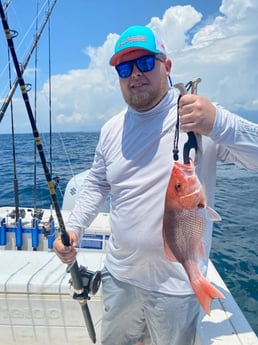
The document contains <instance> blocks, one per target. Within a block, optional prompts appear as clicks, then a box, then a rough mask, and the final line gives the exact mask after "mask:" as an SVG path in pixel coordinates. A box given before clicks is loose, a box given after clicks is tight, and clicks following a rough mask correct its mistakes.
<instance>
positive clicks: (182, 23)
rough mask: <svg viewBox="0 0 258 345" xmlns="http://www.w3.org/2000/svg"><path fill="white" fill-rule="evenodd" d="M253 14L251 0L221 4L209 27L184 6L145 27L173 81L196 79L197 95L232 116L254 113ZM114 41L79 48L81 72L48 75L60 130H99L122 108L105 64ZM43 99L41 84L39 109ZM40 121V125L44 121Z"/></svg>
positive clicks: (256, 51) (256, 46)
mask: <svg viewBox="0 0 258 345" xmlns="http://www.w3.org/2000/svg"><path fill="white" fill-rule="evenodd" d="M257 11H258V2H257V0H246V1H243V0H223V1H222V5H221V7H220V15H218V16H217V17H215V18H214V19H213V20H212V21H211V20H209V23H204V22H202V21H201V20H202V14H201V13H199V12H197V11H196V9H194V8H193V7H192V6H190V5H188V6H174V7H171V8H169V9H167V11H165V13H164V15H163V17H162V18H157V17H155V18H152V19H151V20H150V23H149V26H150V27H152V28H154V29H155V30H156V31H157V32H158V33H159V34H160V35H161V36H162V38H163V39H164V41H165V43H166V46H167V51H168V54H169V56H170V57H171V59H172V61H173V69H172V79H173V81H174V82H179V81H181V82H185V83H186V82H188V81H189V80H190V79H192V78H195V77H201V78H202V83H201V84H200V87H199V93H202V94H203V95H205V96H207V97H209V98H210V99H212V100H214V101H217V102H219V103H221V104H222V105H224V106H225V107H227V108H228V109H230V110H232V111H235V112H239V111H240V112H241V111H242V112H243V113H244V112H245V111H257V110H258V94H257V84H258V69H257V60H258V24H257V19H256V13H257ZM117 38H118V35H117V34H116V33H111V34H109V35H108V36H107V38H106V40H105V42H104V43H103V45H102V46H100V47H87V48H85V54H87V56H88V57H89V58H90V64H89V67H88V68H87V69H80V70H71V71H69V72H68V73H67V74H63V75H55V76H53V77H52V90H53V99H52V114H53V116H54V122H55V123H56V126H57V127H58V129H60V130H61V131H65V130H68V131H69V130H85V131H87V130H92V129H93V130H99V129H100V127H101V125H102V124H103V123H104V122H105V121H106V120H107V119H108V118H110V117H111V116H112V115H114V114H115V113H117V112H118V111H120V110H121V109H122V108H123V107H124V106H125V104H124V101H123V99H122V96H121V93H120V88H119V83H118V78H117V76H116V72H115V70H114V68H111V67H110V66H109V64H108V61H109V59H110V56H111V55H112V52H113V46H114V44H115V41H116V39H117ZM47 95H48V86H47V84H45V85H44V86H43V88H42V90H41V91H40V93H39V103H40V104H41V105H42V107H41V109H42V108H43V109H47ZM39 108H40V107H39ZM41 113H44V111H42V110H41ZM44 121H45V124H44V125H46V123H47V117H45V120H43V122H44Z"/></svg>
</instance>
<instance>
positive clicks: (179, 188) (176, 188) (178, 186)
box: [175, 182, 181, 192]
mask: <svg viewBox="0 0 258 345" xmlns="http://www.w3.org/2000/svg"><path fill="white" fill-rule="evenodd" d="M175 190H176V191H177V192H180V190H181V183H179V182H178V183H176V184H175Z"/></svg>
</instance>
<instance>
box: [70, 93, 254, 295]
mask: <svg viewBox="0 0 258 345" xmlns="http://www.w3.org/2000/svg"><path fill="white" fill-rule="evenodd" d="M177 98H178V93H177V92H176V91H175V90H174V89H171V90H170V91H169V92H168V94H167V95H166V96H165V97H164V99H163V100H162V101H161V102H160V103H159V104H158V105H157V106H156V107H155V108H153V109H151V110H149V111H146V112H136V111H135V110H133V109H131V108H130V107H129V108H128V109H126V110H125V111H122V112H121V113H119V114H118V115H116V116H114V117H113V118H112V119H110V120H109V121H108V122H107V123H106V124H105V125H104V126H103V128H102V130H101V134H100V139H99V142H98V145H97V148H96V153H95V159H94V162H93V165H92V168H91V170H90V171H89V174H88V175H87V178H86V180H85V182H84V184H83V186H82V188H81V192H80V194H79V197H78V199H77V202H76V205H75V207H74V209H73V211H72V212H71V215H70V218H69V221H68V224H67V229H71V230H74V231H76V232H77V233H78V234H79V235H81V234H82V232H83V229H84V228H85V227H88V226H89V225H90V223H91V222H92V221H93V219H94V218H95V217H96V215H97V213H98V212H99V208H100V207H101V205H102V203H103V202H104V200H105V199H106V197H107V195H108V194H109V193H110V202H111V203H110V226H111V236H110V239H109V244H108V248H107V251H106V259H105V265H106V267H107V269H108V270H109V271H110V272H111V273H112V274H113V275H114V276H115V277H116V278H117V279H119V280H121V281H125V282H128V283H131V284H135V285H137V286H139V287H142V288H145V289H148V290H153V291H160V292H164V293H168V294H175V295H180V294H190V293H192V289H191V286H190V283H189V280H188V277H187V275H186V273H185V271H184V269H183V267H182V265H181V264H179V263H176V262H170V261H168V260H167V259H166V258H165V256H164V246H163V239H162V224H163V214H164V200H165V194H166V189H167V185H168V180H169V177H170V173H171V169H172V167H173V163H174V160H173V141H174V133H175V125H176V115H177ZM216 108H217V114H216V121H215V124H214V127H213V129H212V131H211V132H210V133H209V135H208V136H203V137H202V153H201V155H200V157H198V166H197V167H196V172H197V174H198V176H199V179H200V181H201V183H202V184H203V186H204V190H205V191H206V196H207V203H208V205H209V206H211V207H213V205H214V194H215V185H216V162H217V161H218V160H220V161H223V162H234V163H236V164H238V165H239V166H242V167H245V168H247V169H250V170H254V171H258V125H255V124H253V123H251V122H248V121H246V120H244V119H242V118H240V117H238V116H237V115H234V114H232V113H230V112H228V111H226V110H225V109H223V108H222V107H220V106H218V105H217V106H216ZM186 140H187V134H186V133H183V132H180V135H179V156H180V157H179V158H180V160H182V158H183V157H182V156H183V145H184V143H185V142H186ZM191 154H194V152H191ZM211 237H212V223H211V222H207V228H206V230H205V235H204V245H205V258H203V260H201V262H200V266H201V270H202V272H203V273H204V274H205V273H206V270H207V263H208V257H209V253H210V247H211Z"/></svg>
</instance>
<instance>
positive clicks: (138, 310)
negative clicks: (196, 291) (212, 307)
mask: <svg viewBox="0 0 258 345" xmlns="http://www.w3.org/2000/svg"><path fill="white" fill-rule="evenodd" d="M102 273H103V274H102V289H103V300H104V308H103V309H104V310H103V319H102V330H101V344H102V345H133V344H136V343H137V342H143V343H144V344H148V345H149V344H151V345H193V344H194V341H195V334H196V328H197V322H198V316H199V311H200V304H199V302H198V301H197V299H196V297H195V295H186V296H172V295H167V294H163V293H159V292H153V291H148V290H145V289H141V288H139V287H136V286H133V285H130V284H128V283H124V282H121V281H119V280H117V279H115V278H114V277H113V276H112V275H111V274H110V273H109V272H108V271H107V270H106V269H103V271H102Z"/></svg>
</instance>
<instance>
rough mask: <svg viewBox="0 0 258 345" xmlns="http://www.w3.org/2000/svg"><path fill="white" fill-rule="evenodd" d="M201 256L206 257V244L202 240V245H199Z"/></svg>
mask: <svg viewBox="0 0 258 345" xmlns="http://www.w3.org/2000/svg"><path fill="white" fill-rule="evenodd" d="M199 256H200V257H201V258H204V257H205V249H204V245H203V243H202V242H201V244H200V247H199Z"/></svg>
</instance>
